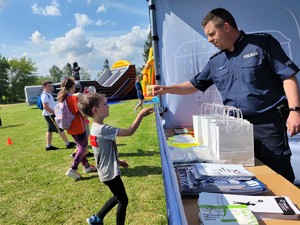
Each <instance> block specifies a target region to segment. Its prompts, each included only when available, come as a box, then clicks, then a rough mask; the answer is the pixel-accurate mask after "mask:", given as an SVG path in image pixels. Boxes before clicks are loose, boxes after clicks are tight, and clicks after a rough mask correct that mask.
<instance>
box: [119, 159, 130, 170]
mask: <svg viewBox="0 0 300 225" xmlns="http://www.w3.org/2000/svg"><path fill="white" fill-rule="evenodd" d="M119 165H120V166H122V167H124V168H126V169H127V168H128V166H129V164H128V163H127V162H126V161H125V160H119Z"/></svg>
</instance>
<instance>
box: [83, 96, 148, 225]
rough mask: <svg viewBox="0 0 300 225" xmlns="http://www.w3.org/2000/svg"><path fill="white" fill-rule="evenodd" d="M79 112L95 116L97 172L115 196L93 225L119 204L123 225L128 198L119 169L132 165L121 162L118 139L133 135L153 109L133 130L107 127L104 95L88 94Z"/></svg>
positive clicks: (144, 113)
mask: <svg viewBox="0 0 300 225" xmlns="http://www.w3.org/2000/svg"><path fill="white" fill-rule="evenodd" d="M78 108H79V110H80V111H81V112H82V113H83V114H84V115H87V116H89V117H92V119H93V124H92V126H91V133H90V143H91V145H92V148H93V150H94V156H95V160H96V163H97V170H98V175H99V178H100V181H102V182H103V183H104V184H105V185H107V186H108V188H109V189H110V191H111V192H112V194H113V196H112V197H111V198H110V199H109V200H108V201H107V202H106V203H105V204H104V206H103V207H102V208H101V209H100V211H99V212H98V213H97V214H96V215H93V216H91V217H90V218H87V223H88V224H90V225H102V224H103V219H104V217H105V215H106V214H107V213H108V212H109V211H110V210H111V209H112V208H113V207H114V206H115V205H118V208H117V215H116V221H117V222H116V224H117V225H123V224H124V223H125V218H126V208H127V204H128V198H127V194H126V191H125V187H124V184H123V181H122V179H121V176H120V175H121V171H120V168H119V166H122V167H124V168H127V167H128V163H127V162H126V161H124V160H119V159H118V150H117V144H116V136H131V135H133V134H134V132H135V131H136V129H137V128H138V126H139V125H140V123H141V121H142V119H143V117H145V116H148V115H149V114H151V113H152V112H153V111H154V109H153V108H145V109H142V110H141V111H140V112H139V114H138V115H137V117H136V119H135V120H134V121H133V123H132V124H131V125H130V126H129V128H126V129H123V128H116V127H113V126H110V125H107V124H104V119H105V118H106V117H108V116H109V106H108V105H107V99H106V98H105V97H104V95H102V94H98V93H89V94H86V95H84V96H83V97H82V98H81V99H80V102H79V104H78Z"/></svg>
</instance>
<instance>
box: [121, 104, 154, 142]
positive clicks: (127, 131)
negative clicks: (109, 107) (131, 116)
mask: <svg viewBox="0 0 300 225" xmlns="http://www.w3.org/2000/svg"><path fill="white" fill-rule="evenodd" d="M153 112H154V108H144V109H142V110H141V111H140V112H139V114H138V115H137V117H136V118H135V120H134V121H133V123H132V124H131V125H130V127H129V128H127V129H123V128H120V129H119V132H118V136H131V135H133V134H134V132H135V131H136V129H137V128H138V127H139V125H140V123H141V122H142V119H143V118H144V117H145V116H148V115H150V114H151V113H153Z"/></svg>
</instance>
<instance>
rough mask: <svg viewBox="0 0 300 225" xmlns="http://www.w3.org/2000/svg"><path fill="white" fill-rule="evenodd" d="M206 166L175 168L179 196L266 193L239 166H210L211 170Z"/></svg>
mask: <svg viewBox="0 0 300 225" xmlns="http://www.w3.org/2000/svg"><path fill="white" fill-rule="evenodd" d="M207 165H208V163H203V165H202V163H196V164H191V165H186V166H178V167H176V172H177V174H178V181H179V186H180V191H181V195H198V194H199V193H200V192H212V193H229V194H246V195H254V194H261V193H263V192H266V191H268V189H267V188H266V186H265V185H264V184H263V183H262V182H261V181H260V180H258V179H257V178H256V177H255V176H254V175H253V174H252V173H250V172H249V171H247V170H246V169H245V168H244V167H243V166H241V165H233V164H231V165H227V164H226V165H223V164H220V165H219V164H211V166H212V168H213V169H211V167H210V166H207ZM204 168H205V169H204ZM216 171H217V172H216ZM218 171H221V172H218ZM224 171H225V172H224ZM231 171H234V172H231Z"/></svg>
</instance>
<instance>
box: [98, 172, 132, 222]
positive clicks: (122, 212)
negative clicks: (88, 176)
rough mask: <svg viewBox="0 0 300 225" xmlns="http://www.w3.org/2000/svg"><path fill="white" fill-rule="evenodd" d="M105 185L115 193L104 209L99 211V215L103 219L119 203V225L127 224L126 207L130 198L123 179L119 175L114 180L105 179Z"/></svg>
mask: <svg viewBox="0 0 300 225" xmlns="http://www.w3.org/2000/svg"><path fill="white" fill-rule="evenodd" d="M104 184H105V185H107V186H108V187H109V189H110V190H111V192H112V193H113V195H114V196H113V197H111V198H110V199H109V200H108V201H107V202H106V203H105V204H104V206H103V207H102V209H101V210H100V211H99V212H98V213H97V216H98V217H99V218H101V219H102V220H103V218H104V217H105V215H106V214H107V213H108V212H109V211H110V210H111V209H112V208H113V207H114V206H115V205H117V204H118V208H117V218H116V220H117V223H116V224H117V225H124V224H125V217H126V208H127V205H128V198H127V194H126V191H125V187H124V184H123V181H122V179H121V177H120V176H117V177H116V178H114V179H113V180H110V181H105V182H104Z"/></svg>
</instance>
